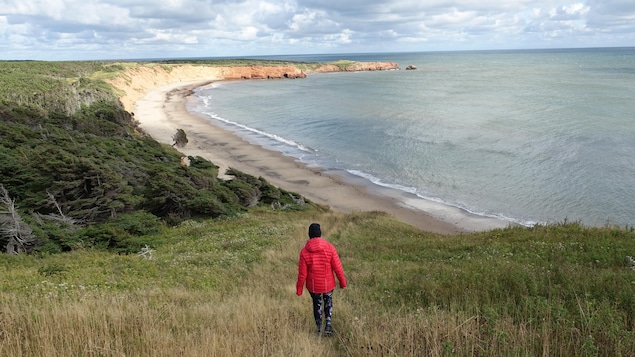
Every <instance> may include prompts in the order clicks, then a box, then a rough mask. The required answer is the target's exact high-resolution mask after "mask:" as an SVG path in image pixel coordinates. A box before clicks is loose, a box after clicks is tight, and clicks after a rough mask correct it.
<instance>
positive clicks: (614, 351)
mask: <svg viewBox="0 0 635 357" xmlns="http://www.w3.org/2000/svg"><path fill="white" fill-rule="evenodd" d="M314 221H316V222H319V223H321V224H322V227H323V234H324V236H325V237H326V238H327V239H328V240H329V241H331V242H333V243H334V244H335V245H336V247H337V248H338V250H339V252H340V256H341V258H342V262H343V264H344V268H345V271H346V275H347V279H348V280H349V287H348V288H347V289H344V290H340V289H337V290H336V291H335V294H334V305H335V311H334V328H335V330H336V334H335V336H333V337H331V338H323V337H322V338H320V337H317V336H315V335H314V334H313V332H314V323H313V321H312V315H311V303H310V297H309V295H308V294H306V293H305V294H304V295H303V296H301V297H297V296H296V295H295V291H294V289H295V278H296V274H297V258H298V254H299V250H300V249H301V247H302V246H303V245H304V243H305V241H306V239H307V232H306V231H307V227H308V225H309V224H310V223H311V222H314ZM148 238H151V241H153V242H154V243H153V245H152V246H149V247H148V249H147V250H144V252H140V253H145V254H129V255H118V254H114V253H108V252H103V251H95V250H85V251H84V250H75V251H72V252H69V253H63V254H55V255H40V256H26V255H20V256H7V255H1V256H0V269H1V274H0V276H1V278H0V291H1V292H0V297H1V300H2V305H1V306H0V355H2V356H228V355H235V356H369V355H370V356H537V355H543V356H632V355H635V333H634V332H633V331H634V328H635V271H633V270H632V266H631V265H632V264H631V263H630V262H629V260H628V258H627V256H628V255H634V254H635V233H634V232H633V230H629V229H626V230H625V229H614V228H597V229H596V228H585V227H581V226H580V225H578V224H575V223H563V224H559V225H553V226H548V227H535V228H532V229H529V228H508V229H504V230H496V231H492V232H486V233H475V234H470V235H461V236H439V235H433V234H429V233H423V232H421V231H418V230H416V229H414V228H412V227H410V226H407V225H404V224H402V223H400V222H397V221H395V220H393V219H392V218H391V217H388V216H386V215H384V214H382V213H372V212H371V213H358V214H351V215H342V214H336V213H318V212H295V213H280V212H272V211H269V210H267V209H257V210H254V211H251V212H250V213H245V214H242V215H241V216H239V217H236V218H231V219H225V220H209V221H186V222H184V223H182V224H181V225H180V226H179V227H177V228H164V229H162V231H161V232H160V233H158V234H156V235H155V236H152V237H145V238H144V239H146V241H147V240H148Z"/></svg>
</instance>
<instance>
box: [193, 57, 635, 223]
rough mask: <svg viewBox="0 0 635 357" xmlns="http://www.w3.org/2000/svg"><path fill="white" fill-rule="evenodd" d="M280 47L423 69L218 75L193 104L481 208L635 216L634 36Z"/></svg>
mask: <svg viewBox="0 0 635 357" xmlns="http://www.w3.org/2000/svg"><path fill="white" fill-rule="evenodd" d="M268 58H274V57H268ZM275 58H281V59H290V60H296V61H331V60H338V59H342V58H345V59H352V60H361V61H393V62H397V63H399V65H400V66H401V68H405V67H406V66H407V65H409V64H414V65H415V66H417V68H418V69H417V70H416V71H406V70H400V71H385V72H360V73H331V74H313V75H309V76H308V77H307V78H305V79H300V80H267V81H259V80H254V81H239V82H222V83H214V84H212V85H210V86H208V87H205V88H201V89H199V90H198V91H197V93H196V100H195V101H194V102H193V103H191V104H190V108H189V109H190V110H193V111H197V112H201V113H205V114H207V115H208V116H209V118H210V120H212V121H213V123H214V124H216V125H220V126H224V127H226V128H229V129H231V130H233V131H235V132H237V133H238V134H239V135H241V136H244V137H246V138H248V140H250V141H251V142H253V143H257V144H260V145H264V146H265V147H268V148H270V149H274V150H278V151H281V152H283V153H285V154H286V155H290V156H294V157H297V158H299V159H300V160H302V161H304V162H306V163H309V164H311V165H315V166H321V167H325V168H334V169H340V170H346V171H347V172H349V173H351V174H354V175H357V176H360V177H363V178H365V179H367V180H369V181H372V182H373V183H375V184H379V185H382V186H386V187H391V188H394V189H398V190H402V191H406V192H410V193H413V194H416V195H417V196H419V197H421V198H424V199H426V200H430V201H434V202H441V203H443V204H445V205H447V206H449V207H458V208H460V209H462V210H464V211H466V212H469V213H472V214H475V215H480V216H485V217H497V218H501V219H504V220H506V221H510V222H515V223H520V224H524V225H532V224H535V223H552V222H560V221H563V220H565V219H568V220H570V221H581V222H582V223H584V224H587V225H596V226H601V225H605V224H607V223H608V224H616V225H620V226H626V225H629V226H630V225H633V223H635V203H634V201H635V48H623V49H582V50H545V51H538V50H534V51H484V52H447V53H408V54H404V53H384V54H350V55H337V56H327V55H317V56H286V57H284V56H280V57H275Z"/></svg>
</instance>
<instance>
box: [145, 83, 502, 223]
mask: <svg viewBox="0 0 635 357" xmlns="http://www.w3.org/2000/svg"><path fill="white" fill-rule="evenodd" d="M210 82H211V81H206V82H202V81H193V82H178V83H173V84H170V85H166V86H159V87H156V88H154V89H151V90H150V91H149V92H148V93H147V94H146V95H145V96H143V97H141V98H139V99H138V100H136V101H135V105H134V113H135V118H136V120H137V121H139V123H140V126H141V128H142V129H143V130H144V131H146V132H147V133H148V134H150V135H151V136H152V137H153V138H154V139H155V140H157V141H159V142H162V143H168V144H172V143H173V142H174V141H173V140H172V136H173V135H174V133H175V132H176V130H177V129H183V130H184V131H185V132H186V134H187V137H188V140H189V143H188V144H187V145H186V146H185V147H184V148H181V149H179V150H180V151H181V152H183V153H184V154H185V155H190V156H201V157H204V158H206V159H208V160H210V161H211V162H213V163H214V164H215V165H217V166H219V167H220V169H219V175H222V174H223V173H224V172H225V170H226V169H227V168H228V167H233V168H235V169H237V170H240V171H243V172H245V173H248V174H250V175H253V176H256V177H258V176H262V177H264V178H265V179H266V180H267V181H268V182H270V183H271V184H273V185H275V186H278V187H281V188H284V189H285V190H288V191H292V192H296V193H299V194H301V195H303V196H304V197H306V198H308V199H310V200H311V201H313V202H315V203H318V204H322V205H327V206H330V207H331V209H333V210H334V211H339V212H344V213H351V212H359V211H383V212H387V213H389V214H391V215H393V216H394V217H395V218H397V219H399V220H401V221H403V222H406V223H408V224H411V225H413V226H415V227H418V228H420V229H422V230H424V231H428V232H434V233H441V234H458V233H467V232H472V231H480V230H486V229H491V228H500V227H505V226H507V225H508V222H502V221H499V220H495V219H487V218H483V217H476V216H471V215H468V214H466V213H465V212H462V211H460V210H459V209H452V208H451V207H446V206H442V205H440V204H436V203H434V202H428V201H425V200H422V199H420V198H417V197H416V196H413V195H410V196H412V197H409V195H408V194H406V193H403V192H399V191H395V190H390V189H386V188H382V187H380V186H376V187H372V186H369V185H368V184H367V183H362V182H361V180H360V182H359V183H357V182H355V179H354V178H353V179H351V178H349V177H345V176H343V175H340V174H338V173H336V172H329V171H327V170H323V169H318V168H312V167H307V166H306V165H304V164H303V163H300V162H298V161H296V159H295V158H291V157H287V156H284V155H282V154H281V153H278V152H274V151H270V150H267V149H264V148H262V147H260V146H257V145H252V144H250V143H248V142H247V141H245V140H243V139H242V138H240V137H238V136H237V135H235V134H234V133H232V132H230V131H227V130H224V129H222V128H220V127H217V126H214V125H212V123H211V122H210V121H209V120H208V119H207V118H204V117H203V116H202V115H198V114H194V113H190V112H188V111H187V109H186V103H187V99H188V96H189V95H190V94H191V93H192V90H193V89H194V88H196V87H198V86H202V85H206V84H209V83H210ZM221 177H222V176H221Z"/></svg>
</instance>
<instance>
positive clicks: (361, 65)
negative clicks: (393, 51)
mask: <svg viewBox="0 0 635 357" xmlns="http://www.w3.org/2000/svg"><path fill="white" fill-rule="evenodd" d="M397 69H399V65H398V64H397V63H395V62H352V63H350V64H346V65H342V66H338V65H335V64H332V63H326V64H323V65H322V66H320V67H318V68H316V69H315V70H313V71H312V72H357V71H389V70H397Z"/></svg>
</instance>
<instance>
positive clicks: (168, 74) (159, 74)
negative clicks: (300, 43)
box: [106, 61, 399, 112]
mask: <svg viewBox="0 0 635 357" xmlns="http://www.w3.org/2000/svg"><path fill="white" fill-rule="evenodd" d="M306 67H307V71H309V72H343V71H347V72H348V71H382V70H392V69H399V66H398V65H397V64H396V63H393V62H351V61H340V62H336V63H335V64H323V65H319V66H308V65H307V66H306ZM305 77H306V72H304V71H303V70H301V69H299V68H298V67H295V66H292V65H288V66H232V67H216V66H208V65H194V64H179V65H159V64H145V65H135V66H133V67H131V68H129V69H127V70H125V71H124V72H123V73H122V74H120V75H118V76H117V77H115V78H112V79H107V80H106V82H108V83H110V84H112V85H113V86H114V87H115V88H116V89H117V90H118V91H119V99H120V100H121V102H122V103H123V105H124V108H125V109H126V110H127V111H130V112H132V111H133V107H134V103H135V102H136V101H137V100H138V99H139V98H141V97H143V96H144V95H146V94H147V93H148V92H149V91H150V90H152V89H153V88H156V87H162V86H166V85H168V84H172V83H176V82H184V83H185V82H205V81H210V82H211V81H218V80H224V79H278V78H305Z"/></svg>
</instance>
